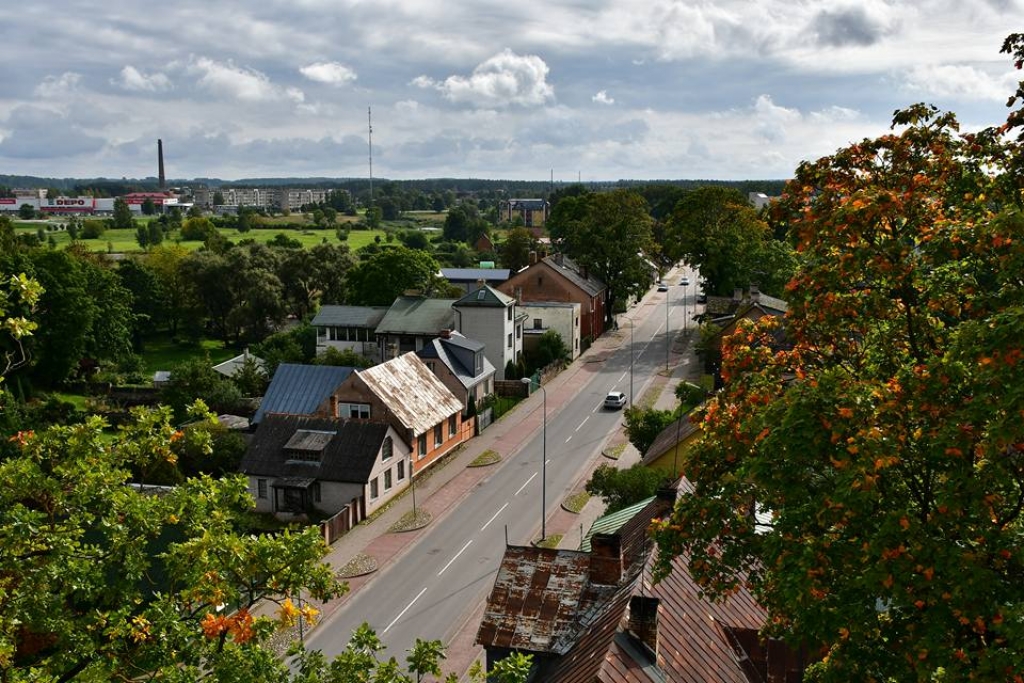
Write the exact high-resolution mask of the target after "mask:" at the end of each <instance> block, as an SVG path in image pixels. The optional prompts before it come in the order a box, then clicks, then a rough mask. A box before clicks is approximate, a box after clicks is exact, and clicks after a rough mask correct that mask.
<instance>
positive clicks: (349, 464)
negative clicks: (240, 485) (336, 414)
mask: <svg viewBox="0 0 1024 683" xmlns="http://www.w3.org/2000/svg"><path fill="white" fill-rule="evenodd" d="M387 432H388V425H387V424H385V423H382V422H366V421H363V420H342V419H338V418H321V417H305V416H300V415H267V416H266V418H265V419H264V420H263V422H262V423H261V424H260V426H259V429H257V430H256V434H255V435H254V437H253V440H252V442H251V443H250V444H249V448H248V449H247V450H246V452H245V456H244V457H243V458H242V464H241V466H240V467H239V471H240V472H242V474H247V475H252V476H256V477H275V478H293V479H302V478H308V479H315V480H318V481H338V482H351V483H357V484H365V483H366V482H367V480H368V479H369V476H370V473H371V472H372V471H373V466H374V463H375V462H376V461H377V454H378V453H379V452H380V448H381V444H382V443H383V442H384V437H385V436H387ZM296 450H301V451H304V452H306V453H308V454H309V455H312V454H313V453H320V458H319V461H307V460H299V459H296V458H295V457H294V455H291V454H290V451H296Z"/></svg>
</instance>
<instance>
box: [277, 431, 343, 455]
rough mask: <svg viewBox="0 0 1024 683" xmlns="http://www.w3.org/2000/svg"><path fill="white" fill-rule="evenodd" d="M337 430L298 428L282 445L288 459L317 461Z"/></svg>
mask: <svg viewBox="0 0 1024 683" xmlns="http://www.w3.org/2000/svg"><path fill="white" fill-rule="evenodd" d="M335 434H337V432H331V431H325V430H319V429H298V430H296V431H295V433H294V434H292V437H291V438H290V439H288V443H286V444H285V445H284V452H285V455H286V456H287V458H288V460H290V461H295V462H311V463H319V462H320V461H321V460H322V459H323V454H324V451H325V450H327V446H328V444H330V443H331V439H333V438H334V435H335Z"/></svg>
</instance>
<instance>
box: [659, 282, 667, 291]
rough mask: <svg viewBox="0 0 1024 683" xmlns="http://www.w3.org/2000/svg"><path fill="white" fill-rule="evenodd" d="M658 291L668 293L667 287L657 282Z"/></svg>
mask: <svg viewBox="0 0 1024 683" xmlns="http://www.w3.org/2000/svg"><path fill="white" fill-rule="evenodd" d="M658 291H659V292H667V291H668V285H667V284H665V283H664V282H659V283H658Z"/></svg>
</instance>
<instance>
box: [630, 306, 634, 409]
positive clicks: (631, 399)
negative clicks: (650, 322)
mask: <svg viewBox="0 0 1024 683" xmlns="http://www.w3.org/2000/svg"><path fill="white" fill-rule="evenodd" d="M635 325H636V322H635V321H634V320H630V321H629V407H630V408H632V407H633V357H634V356H635V355H636V354H635V353H634V352H633V327H634V326H635Z"/></svg>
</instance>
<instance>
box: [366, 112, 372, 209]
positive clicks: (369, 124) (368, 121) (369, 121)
mask: <svg viewBox="0 0 1024 683" xmlns="http://www.w3.org/2000/svg"><path fill="white" fill-rule="evenodd" d="M366 128H367V132H368V135H367V143H368V145H369V149H370V204H369V207H368V208H370V209H372V208H373V111H372V109H371V108H370V107H367V108H366Z"/></svg>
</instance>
